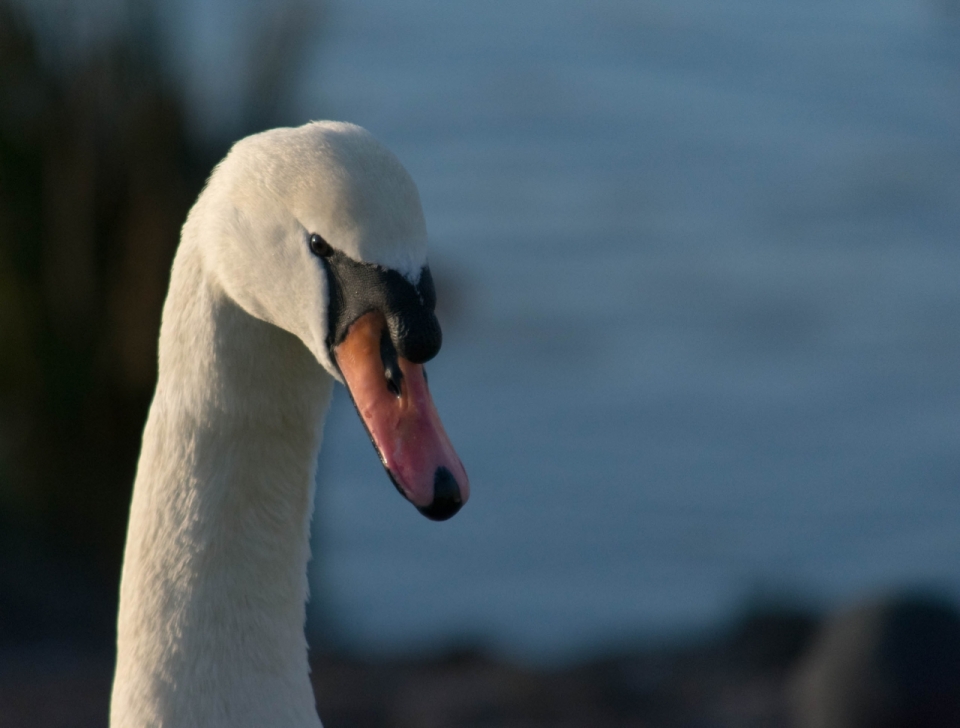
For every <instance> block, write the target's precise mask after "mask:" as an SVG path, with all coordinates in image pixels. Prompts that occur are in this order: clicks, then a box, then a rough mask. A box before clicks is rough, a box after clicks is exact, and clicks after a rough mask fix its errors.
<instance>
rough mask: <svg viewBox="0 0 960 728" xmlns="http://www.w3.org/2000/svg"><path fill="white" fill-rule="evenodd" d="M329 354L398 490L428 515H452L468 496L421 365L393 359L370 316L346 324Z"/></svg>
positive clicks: (378, 319) (380, 320) (379, 318)
mask: <svg viewBox="0 0 960 728" xmlns="http://www.w3.org/2000/svg"><path fill="white" fill-rule="evenodd" d="M334 357H335V359H336V361H337V366H339V367H340V372H341V373H342V374H343V379H344V382H345V383H346V385H347V390H348V391H349V392H350V397H351V398H352V399H353V404H354V405H355V406H356V408H357V412H358V413H359V414H360V419H361V420H363V424H364V426H365V427H366V428H367V432H368V433H369V435H370V439H371V441H372V442H373V446H374V447H375V448H376V450H377V454H378V455H379V456H380V461H381V462H382V463H383V466H384V467H385V468H386V469H387V474H388V475H389V476H390V479H391V480H392V481H393V484H394V485H395V486H396V487H397V490H399V491H400V493H401V495H403V497H404V498H406V499H407V500H409V501H410V502H411V503H413V504H414V505H415V506H416V507H417V509H418V510H419V511H420V512H421V513H423V514H424V515H425V516H426V517H427V518H431V519H433V520H435V521H444V520H446V519H448V518H450V517H451V516H453V515H454V514H455V513H456V512H457V511H459V510H460V507H461V506H462V505H463V504H464V503H466V501H467V498H468V497H469V496H470V483H469V481H468V480H467V473H466V471H465V470H464V469H463V465H462V464H461V463H460V458H458V457H457V453H456V452H455V451H454V449H453V445H451V444H450V439H449V438H448V437H447V433H446V432H444V429H443V424H442V423H441V422H440V416H439V415H438V414H437V408H436V407H435V406H434V404H433V399H432V398H431V396H430V390H429V389H428V388H427V379H426V376H425V374H424V370H423V365H421V364H414V363H412V362H410V361H407V360H406V359H403V358H402V357H399V356H398V355H397V352H396V348H395V347H394V345H393V343H392V342H391V341H390V336H389V333H388V330H387V323H386V320H385V319H384V317H383V314H381V313H379V312H377V311H371V312H370V313H367V314H364V315H363V316H361V317H360V318H359V319H357V320H356V321H355V322H354V323H353V324H352V325H351V326H350V329H349V330H348V331H347V336H346V338H344V340H343V341H342V342H341V343H340V344H339V345H338V346H337V347H336V348H335V349H334Z"/></svg>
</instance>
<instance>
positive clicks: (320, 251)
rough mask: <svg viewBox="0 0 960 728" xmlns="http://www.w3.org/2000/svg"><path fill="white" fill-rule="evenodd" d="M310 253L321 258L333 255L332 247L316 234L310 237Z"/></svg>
mask: <svg viewBox="0 0 960 728" xmlns="http://www.w3.org/2000/svg"><path fill="white" fill-rule="evenodd" d="M310 252H311V253H313V254H314V255H316V256H319V257H321V258H329V257H330V256H331V255H333V247H332V246H331V245H330V243H328V242H327V241H326V240H324V239H323V238H321V237H320V236H319V235H317V234H316V233H313V234H312V235H310Z"/></svg>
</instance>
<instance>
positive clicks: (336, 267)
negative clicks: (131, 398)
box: [188, 122, 469, 520]
mask: <svg viewBox="0 0 960 728" xmlns="http://www.w3.org/2000/svg"><path fill="white" fill-rule="evenodd" d="M190 224H195V225H197V226H199V227H200V228H201V229H200V230H199V231H198V233H197V236H196V239H197V240H198V241H202V242H201V243H200V248H201V255H202V260H203V265H204V268H205V269H206V270H207V271H208V272H209V274H211V275H212V276H214V277H215V279H216V280H217V282H218V283H219V285H220V286H221V287H222V289H223V290H224V292H225V293H226V295H227V296H229V297H230V298H232V299H233V300H234V301H235V302H236V303H237V304H238V305H239V306H240V307H241V308H243V309H244V310H245V311H246V312H247V313H249V314H250V315H252V316H255V317H256V318H259V319H261V320H263V321H267V322H269V323H271V324H274V325H276V326H278V327H280V328H282V329H285V330H287V331H289V332H291V333H292V334H294V335H296V336H297V337H299V338H300V340H301V341H302V342H303V343H304V344H305V345H306V346H307V348H308V349H309V350H310V351H311V352H312V353H313V355H314V356H315V357H316V359H317V361H318V362H319V363H320V364H321V365H322V366H323V367H324V368H325V369H326V370H327V371H328V372H329V373H330V374H331V375H332V376H333V377H334V378H336V379H337V380H339V381H340V382H342V383H343V384H344V385H345V386H346V387H347V389H348V390H349V392H350V396H351V398H352V399H353V402H354V404H355V405H356V408H357V411H358V413H359V415H360V418H361V419H362V420H363V423H364V426H365V427H366V429H367V432H368V433H369V435H370V439H371V441H372V442H373V445H374V447H375V448H376V451H377V453H378V455H379V456H380V460H381V462H382V463H383V465H384V467H385V468H386V470H387V473H388V475H389V476H390V479H391V480H392V481H393V483H394V485H395V486H396V487H397V490H399V491H400V493H401V494H402V495H403V496H404V497H405V498H407V499H408V500H409V501H411V502H412V503H413V504H414V505H415V506H417V508H418V509H419V510H420V511H421V512H422V513H423V514H424V515H426V516H427V517H428V518H432V519H435V520H444V519H446V518H449V517H451V516H453V515H454V514H455V513H456V512H457V511H458V510H459V509H460V507H461V506H462V505H463V503H464V502H465V501H466V500H467V497H468V496H469V482H468V480H467V475H466V472H465V470H464V468H463V465H462V464H461V463H460V460H459V458H458V457H457V455H456V452H455V451H454V449H453V446H452V445H451V444H450V440H449V438H448V437H447V435H446V433H445V432H444V429H443V425H442V424H441V422H440V418H439V416H438V414H437V411H436V408H435V407H434V404H433V401H432V398H431V396H430V392H429V389H428V386H427V380H426V375H425V373H424V369H423V363H424V362H426V361H428V360H429V359H431V358H433V357H434V356H435V355H436V354H437V352H438V351H439V349H440V345H441V342H442V337H441V332H440V325H439V323H438V322H437V318H436V315H435V314H434V306H435V303H436V295H435V292H434V287H433V280H432V278H431V275H430V269H429V267H428V265H427V232H426V224H425V222H424V217H423V210H422V208H421V206H420V196H419V194H418V192H417V188H416V185H415V184H414V183H413V180H412V179H411V178H410V175H409V174H408V173H407V171H406V170H405V169H404V168H403V166H402V165H401V164H400V162H399V161H398V160H397V158H396V157H395V156H393V154H391V153H390V152H389V151H388V150H387V149H386V148H385V147H384V146H383V145H381V144H380V143H379V142H378V141H377V140H376V139H374V137H373V136H372V135H371V134H370V133H368V132H367V131H365V130H364V129H362V128H360V127H358V126H355V125H353V124H346V123H339V122H314V123H311V124H307V125H305V126H302V127H298V128H294V129H273V130H271V131H267V132H263V133H261V134H256V135H254V136H251V137H247V138H246V139H243V140H241V141H240V142H238V143H237V144H236V145H234V147H233V149H232V150H231V151H230V153H229V154H228V155H227V157H226V158H225V159H224V160H223V161H222V162H221V163H220V164H219V165H218V166H217V168H216V169H215V170H214V172H213V174H212V175H211V177H210V180H209V182H208V183H207V187H206V189H205V190H204V192H203V194H202V195H201V197H200V200H199V201H198V203H197V206H196V207H195V209H194V212H192V213H191V219H190V221H189V222H188V225H190Z"/></svg>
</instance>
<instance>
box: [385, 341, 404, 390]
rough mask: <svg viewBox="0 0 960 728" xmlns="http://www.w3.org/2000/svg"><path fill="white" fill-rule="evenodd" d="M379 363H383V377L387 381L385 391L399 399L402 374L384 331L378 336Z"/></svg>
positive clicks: (395, 354) (394, 351) (394, 349)
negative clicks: (387, 390)
mask: <svg viewBox="0 0 960 728" xmlns="http://www.w3.org/2000/svg"><path fill="white" fill-rule="evenodd" d="M380 361H382V362H383V376H384V378H385V379H386V380H387V389H389V390H390V392H391V394H393V396H394V397H399V396H400V392H401V391H402V390H401V387H400V385H401V383H402V382H403V372H402V371H400V362H399V361H397V350H396V348H395V347H394V345H393V341H392V340H391V339H390V334H389V333H388V332H387V330H386V329H384V330H383V333H382V334H381V335H380Z"/></svg>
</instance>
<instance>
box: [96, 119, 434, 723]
mask: <svg viewBox="0 0 960 728" xmlns="http://www.w3.org/2000/svg"><path fill="white" fill-rule="evenodd" d="M314 232H316V233H319V234H320V235H322V236H323V237H324V238H325V239H326V240H327V241H328V242H329V243H331V244H332V245H334V246H335V247H338V248H340V249H341V250H343V251H344V252H346V253H347V254H348V255H350V256H351V257H353V258H355V259H356V260H362V261H366V262H371V263H377V264H379V265H383V266H387V267H391V268H394V269H397V270H398V271H400V272H401V273H403V274H404V275H406V276H407V277H408V278H410V279H411V280H416V277H417V276H418V275H419V271H420V269H421V267H422V266H423V265H424V264H425V262H426V227H425V224H424V219H423V212H422V210H421V207H420V200H419V196H418V193H417V189H416V186H415V185H414V183H413V181H412V180H411V179H410V177H409V175H408V174H407V173H406V171H405V170H404V169H403V167H402V166H401V165H400V163H399V162H398V161H397V159H396V158H395V157H394V156H393V155H392V154H391V153H390V152H389V151H387V150H386V149H385V148H384V147H383V146H381V145H380V144H379V143H378V142H377V141H376V140H375V139H374V138H373V137H372V136H371V135H370V134H369V133H367V132H366V131H364V130H363V129H361V128H359V127H357V126H353V125H350V124H342V123H334V122H316V123H312V124H307V125H306V126H303V127H299V128H296V129H275V130H272V131H268V132H264V133H262V134H257V135H255V136H252V137H249V138H247V139H244V140H242V141H240V142H238V143H237V144H236V145H235V146H234V147H233V149H232V150H231V152H230V153H229V155H228V156H227V157H226V158H225V159H224V160H223V162H221V164H220V165H219V166H218V167H217V169H216V170H214V173H213V174H212V175H211V177H210V180H209V182H208V184H207V187H206V189H205V190H204V191H203V193H202V194H201V195H200V198H199V199H198V201H197V203H196V205H195V206H194V208H193V209H192V210H191V212H190V215H189V216H188V218H187V222H186V224H185V225H184V228H183V235H182V239H181V243H180V248H179V250H178V252H177V256H176V259H175V261H174V265H173V270H172V274H171V281H170V290H169V293H168V296H167V301H166V304H165V306H164V310H163V323H162V326H161V333H160V375H159V380H158V384H157V390H156V394H155V397H154V400H153V404H152V406H151V408H150V414H149V417H148V420H147V425H146V429H145V431H144V435H143V449H142V452H141V455H140V462H139V465H138V469H137V476H136V483H135V487H134V494H133V502H132V505H131V510H130V524H129V531H128V536H127V546H126V554H125V558H124V566H123V577H122V583H121V594H120V615H119V621H118V655H117V668H116V677H115V681H114V689H113V697H112V703H111V725H112V726H113V728H134V727H137V728H142V727H146V726H157V727H160V726H162V727H164V728H219V727H221V726H222V727H224V728H226V726H230V727H231V728H244V727H245V726H251V727H252V726H258V727H262V726H271V727H273V728H286V727H289V728H306V727H308V726H310V727H312V728H318V727H319V726H320V721H319V718H318V717H317V714H316V710H315V707H314V697H313V692H312V689H311V685H310V682H309V677H308V663H307V650H306V642H305V638H304V633H303V626H304V620H305V606H304V605H305V600H306V598H307V579H306V565H307V560H308V558H309V540H308V538H309V524H310V518H311V514H312V510H313V489H314V485H313V484H314V476H315V468H316V459H317V452H318V450H319V447H320V439H321V434H322V422H323V417H324V414H325V411H326V408H327V405H328V403H329V401H330V393H331V389H332V386H333V382H334V376H335V374H334V372H335V368H334V367H333V365H332V363H331V361H330V359H329V354H328V352H327V349H326V345H325V337H326V331H327V295H328V294H327V290H326V282H325V278H324V275H323V272H322V268H321V264H320V261H319V260H318V259H317V258H315V257H314V256H313V255H312V254H311V253H310V250H309V247H308V245H307V240H308V236H309V234H310V233H314Z"/></svg>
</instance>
